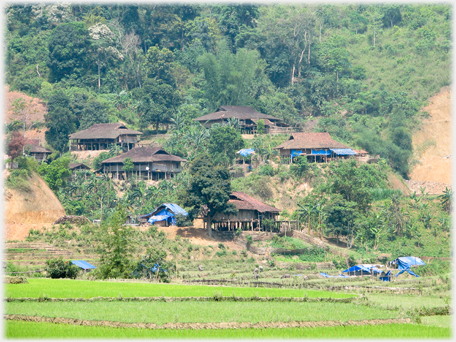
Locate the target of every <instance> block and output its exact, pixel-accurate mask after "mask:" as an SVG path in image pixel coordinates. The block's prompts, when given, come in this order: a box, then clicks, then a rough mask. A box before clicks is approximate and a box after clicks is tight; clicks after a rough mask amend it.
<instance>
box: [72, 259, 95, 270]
mask: <svg viewBox="0 0 456 342" xmlns="http://www.w3.org/2000/svg"><path fill="white" fill-rule="evenodd" d="M71 263H72V264H73V265H76V266H78V267H80V268H82V269H83V270H92V269H94V268H96V267H95V266H93V265H91V264H89V263H88V262H87V261H85V260H72V261H71Z"/></svg>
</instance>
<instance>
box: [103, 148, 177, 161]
mask: <svg viewBox="0 0 456 342" xmlns="http://www.w3.org/2000/svg"><path fill="white" fill-rule="evenodd" d="M126 158H131V160H132V162H133V163H148V162H157V161H176V162H182V161H186V160H185V159H182V158H180V157H178V156H173V155H172V154H169V153H168V152H166V151H165V150H164V149H163V148H161V147H153V146H141V147H135V148H134V149H131V150H130V151H128V152H125V153H122V154H121V155H119V156H116V157H112V158H109V159H106V160H104V161H102V162H101V163H102V164H108V163H123V162H124V160H125V159H126Z"/></svg>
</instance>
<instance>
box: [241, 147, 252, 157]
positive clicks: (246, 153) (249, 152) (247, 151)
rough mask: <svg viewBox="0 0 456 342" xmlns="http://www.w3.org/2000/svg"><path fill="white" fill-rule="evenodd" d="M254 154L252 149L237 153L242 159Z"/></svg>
mask: <svg viewBox="0 0 456 342" xmlns="http://www.w3.org/2000/svg"><path fill="white" fill-rule="evenodd" d="M254 152H255V150H254V149H253V148H244V149H242V150H240V151H238V153H239V154H240V155H241V156H243V157H247V156H250V155H251V154H252V153H254Z"/></svg>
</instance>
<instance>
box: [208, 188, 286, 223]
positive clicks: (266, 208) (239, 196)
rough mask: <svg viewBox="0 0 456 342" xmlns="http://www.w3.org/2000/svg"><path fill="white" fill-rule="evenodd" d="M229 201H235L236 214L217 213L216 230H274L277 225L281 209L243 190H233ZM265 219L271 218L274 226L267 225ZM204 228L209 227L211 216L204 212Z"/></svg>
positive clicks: (215, 218)
mask: <svg viewBox="0 0 456 342" xmlns="http://www.w3.org/2000/svg"><path fill="white" fill-rule="evenodd" d="M228 203H233V204H234V205H235V206H236V208H237V209H238V213H237V214H236V215H226V214H224V213H217V214H215V216H214V217H213V218H212V222H211V223H212V227H213V229H214V230H216V231H235V230H237V229H241V230H273V229H274V227H275V226H276V222H278V221H277V217H278V215H279V213H280V210H279V209H277V208H274V207H273V206H270V205H268V204H265V203H263V202H261V201H259V200H257V199H255V198H253V197H252V196H249V195H247V194H245V193H243V192H238V191H233V192H232V193H231V194H230V199H229V200H228ZM265 219H268V220H270V221H269V222H272V223H273V225H274V227H272V226H271V227H265V224H264V223H265V221H264V220H265ZM203 222H204V228H206V229H207V226H208V224H209V217H208V213H207V211H206V212H204V213H203Z"/></svg>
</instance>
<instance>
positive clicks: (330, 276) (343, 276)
mask: <svg viewBox="0 0 456 342" xmlns="http://www.w3.org/2000/svg"><path fill="white" fill-rule="evenodd" d="M320 275H322V276H323V277H325V278H350V277H349V276H346V275H343V274H339V275H336V276H333V275H329V274H327V273H324V272H321V273H320Z"/></svg>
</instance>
